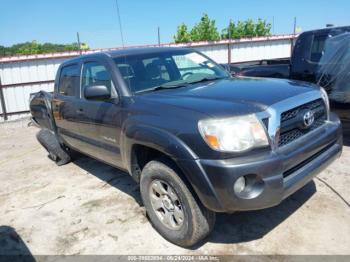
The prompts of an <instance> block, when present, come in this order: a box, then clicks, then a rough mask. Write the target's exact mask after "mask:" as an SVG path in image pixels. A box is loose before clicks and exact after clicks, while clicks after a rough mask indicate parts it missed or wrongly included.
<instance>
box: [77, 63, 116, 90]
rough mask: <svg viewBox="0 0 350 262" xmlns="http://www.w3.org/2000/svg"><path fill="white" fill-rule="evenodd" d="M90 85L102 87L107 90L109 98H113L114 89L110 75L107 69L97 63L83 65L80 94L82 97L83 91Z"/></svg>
mask: <svg viewBox="0 0 350 262" xmlns="http://www.w3.org/2000/svg"><path fill="white" fill-rule="evenodd" d="M92 85H103V86H106V87H107V88H108V90H109V91H110V93H111V97H115V96H116V93H115V89H114V85H113V81H112V77H111V74H110V73H109V71H108V70H107V68H106V67H105V66H104V65H102V64H101V63H98V62H87V63H84V65H83V72H82V81H81V94H82V97H83V96H84V89H85V88H86V87H88V86H92Z"/></svg>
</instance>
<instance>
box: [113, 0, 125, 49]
mask: <svg viewBox="0 0 350 262" xmlns="http://www.w3.org/2000/svg"><path fill="white" fill-rule="evenodd" d="M115 4H116V6H117V14H118V21H119V31H120V38H121V40H122V46H123V47H124V36H123V28H122V21H121V18H120V11H119V4H118V0H115Z"/></svg>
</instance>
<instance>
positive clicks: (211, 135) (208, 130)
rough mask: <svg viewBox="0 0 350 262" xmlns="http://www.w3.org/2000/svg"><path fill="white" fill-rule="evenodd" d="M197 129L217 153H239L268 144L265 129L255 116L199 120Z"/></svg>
mask: <svg viewBox="0 0 350 262" xmlns="http://www.w3.org/2000/svg"><path fill="white" fill-rule="evenodd" d="M198 127H199V132H200V134H201V135H202V137H203V139H204V140H205V142H206V143H207V144H208V145H209V146H210V147H211V148H212V149H214V150H218V151H225V152H240V151H244V150H248V149H250V148H253V147H261V146H266V145H268V144H269V142H268V139H267V134H266V132H265V129H264V127H263V125H262V123H261V122H260V121H259V120H258V119H257V118H256V116H255V115H245V116H237V117H230V118H226V119H219V120H214V119H213V120H212V119H209V120H201V121H199V123H198Z"/></svg>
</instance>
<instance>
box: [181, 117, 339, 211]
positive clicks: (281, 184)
mask: <svg viewBox="0 0 350 262" xmlns="http://www.w3.org/2000/svg"><path fill="white" fill-rule="evenodd" d="M342 144H343V141H342V130H341V123H340V121H339V118H338V117H337V116H336V115H335V114H331V117H330V121H327V123H326V124H324V125H323V126H322V127H320V128H318V129H316V130H314V131H312V132H310V133H308V134H307V135H304V136H303V137H301V138H299V139H298V140H296V141H294V142H292V143H290V144H288V145H286V146H284V147H281V148H279V149H277V150H275V151H269V152H263V153H258V154H254V155H251V156H249V157H247V156H245V157H239V158H234V159H225V160H204V159H200V160H192V161H187V160H183V161H181V166H182V167H183V170H184V172H185V173H187V172H191V173H192V174H193V172H199V173H200V174H201V178H202V179H190V182H191V184H192V186H193V188H194V190H195V191H196V193H197V194H198V196H199V198H200V200H201V201H202V203H203V204H204V205H205V206H206V207H207V208H209V209H211V210H214V211H216V212H233V211H240V210H255V209H263V208H267V207H271V206H274V205H277V204H279V203H280V202H281V201H282V200H283V199H285V198H286V197H288V196H289V195H291V194H293V193H294V192H295V191H297V190H298V189H300V188H301V187H303V186H304V185H305V184H307V183H308V182H309V181H310V180H312V178H313V177H314V176H315V175H317V174H318V173H319V172H321V171H322V170H324V169H325V168H326V167H327V166H328V165H329V164H330V163H332V162H333V161H334V160H335V159H336V158H338V157H339V156H340V155H341V152H342ZM197 174H198V173H197ZM242 175H254V176H256V177H257V178H259V190H258V191H257V192H256V193H254V194H248V195H247V196H246V197H242V196H238V195H237V194H235V192H234V190H233V185H234V182H235V181H236V180H237V178H239V177H240V176H242ZM188 177H191V176H188ZM197 177H198V175H197ZM204 184H205V185H204ZM253 190H254V189H253Z"/></svg>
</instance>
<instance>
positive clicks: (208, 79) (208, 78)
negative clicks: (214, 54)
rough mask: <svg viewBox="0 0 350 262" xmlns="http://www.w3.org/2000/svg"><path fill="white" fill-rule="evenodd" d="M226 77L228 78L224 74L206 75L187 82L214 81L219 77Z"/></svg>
mask: <svg viewBox="0 0 350 262" xmlns="http://www.w3.org/2000/svg"><path fill="white" fill-rule="evenodd" d="M224 78H226V77H222V76H206V77H202V78H200V79H197V80H193V81H190V82H187V83H189V84H195V83H200V82H206V81H212V80H218V79H224Z"/></svg>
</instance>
